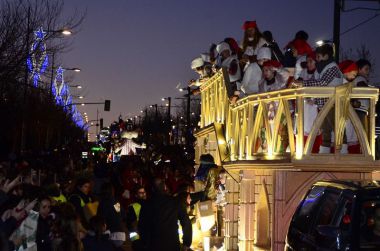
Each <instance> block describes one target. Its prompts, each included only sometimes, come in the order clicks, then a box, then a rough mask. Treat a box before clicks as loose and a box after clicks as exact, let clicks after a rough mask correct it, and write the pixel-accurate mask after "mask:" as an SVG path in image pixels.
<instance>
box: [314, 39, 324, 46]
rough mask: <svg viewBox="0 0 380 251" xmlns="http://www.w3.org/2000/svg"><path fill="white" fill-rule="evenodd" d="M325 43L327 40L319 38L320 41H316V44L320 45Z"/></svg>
mask: <svg viewBox="0 0 380 251" xmlns="http://www.w3.org/2000/svg"><path fill="white" fill-rule="evenodd" d="M324 43H325V42H324V41H323V40H318V41H317V42H316V44H317V45H318V46H322V45H323V44H324Z"/></svg>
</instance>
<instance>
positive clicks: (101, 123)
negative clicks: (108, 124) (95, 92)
mask: <svg viewBox="0 0 380 251" xmlns="http://www.w3.org/2000/svg"><path fill="white" fill-rule="evenodd" d="M104 110H105V109H104ZM99 124H100V130H102V129H103V119H99Z"/></svg>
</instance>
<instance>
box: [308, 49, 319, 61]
mask: <svg viewBox="0 0 380 251" xmlns="http://www.w3.org/2000/svg"><path fill="white" fill-rule="evenodd" d="M306 57H307V58H312V59H313V60H314V61H317V55H316V54H315V51H311V52H309V53H308V54H307V55H306Z"/></svg>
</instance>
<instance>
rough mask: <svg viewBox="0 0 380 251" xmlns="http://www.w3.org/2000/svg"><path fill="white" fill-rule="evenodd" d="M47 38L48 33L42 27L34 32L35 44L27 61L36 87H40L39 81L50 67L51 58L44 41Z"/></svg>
mask: <svg viewBox="0 0 380 251" xmlns="http://www.w3.org/2000/svg"><path fill="white" fill-rule="evenodd" d="M45 36H46V32H45V31H44V30H43V29H42V27H40V28H39V29H38V30H36V31H35V32H34V37H35V38H34V42H33V44H32V47H31V48H30V52H29V55H28V57H27V59H26V64H27V67H28V70H29V72H30V73H31V78H32V79H33V86H34V87H38V81H39V80H40V78H41V74H43V73H44V72H45V70H46V68H47V67H48V65H49V57H48V55H47V53H46V44H45V40H44V39H45Z"/></svg>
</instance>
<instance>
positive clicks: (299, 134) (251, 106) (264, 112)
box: [201, 71, 379, 161]
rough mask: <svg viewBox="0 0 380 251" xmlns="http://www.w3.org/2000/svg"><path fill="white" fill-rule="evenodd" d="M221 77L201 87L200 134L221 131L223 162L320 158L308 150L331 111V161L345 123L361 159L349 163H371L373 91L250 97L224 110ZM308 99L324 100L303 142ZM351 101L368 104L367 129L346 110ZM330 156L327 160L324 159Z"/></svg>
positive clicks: (309, 90)
mask: <svg viewBox="0 0 380 251" xmlns="http://www.w3.org/2000/svg"><path fill="white" fill-rule="evenodd" d="M225 81H228V80H225V77H224V76H223V73H222V71H219V72H217V73H216V74H215V75H214V76H213V77H212V78H210V79H209V80H208V81H207V82H205V83H204V84H203V85H202V86H201V106H202V109H201V128H204V127H207V126H210V125H218V127H220V125H222V127H223V132H224V136H225V137H224V138H223V140H219V142H218V144H226V149H228V151H229V153H228V156H229V158H228V160H229V161H236V160H255V159H264V160H267V159H284V158H290V159H292V160H302V159H307V158H316V157H318V158H319V157H321V156H324V155H322V154H312V148H313V144H314V141H315V139H316V137H317V135H318V134H319V133H320V128H321V125H322V123H323V122H324V120H325V118H326V116H327V114H328V112H329V111H330V110H331V109H334V108H335V109H334V112H335V121H334V123H335V128H334V135H333V146H334V147H335V149H337V150H336V151H335V154H334V156H335V157H337V158H345V156H343V155H341V154H340V151H339V149H341V146H342V143H343V135H344V131H345V127H346V122H347V121H351V123H352V125H353V128H354V130H355V133H356V135H357V139H358V141H359V143H360V148H361V154H349V155H350V156H349V157H350V158H351V159H356V160H363V158H364V159H366V160H370V161H373V160H374V156H375V116H376V112H375V105H376V102H377V99H378V95H379V91H378V89H377V88H371V87H368V88H363V87H360V88H358V87H357V88H353V87H352V84H351V83H349V84H345V85H342V86H339V87H336V88H334V87H304V88H297V89H284V90H280V91H275V92H269V93H261V94H252V95H249V96H247V97H245V98H243V99H240V100H238V101H237V102H236V103H235V104H230V102H229V99H228V96H227V91H226V87H225ZM309 98H328V101H327V102H326V104H325V106H324V107H323V109H321V110H320V111H319V113H318V115H317V117H316V119H315V121H314V123H313V126H312V128H311V130H310V132H309V135H308V137H307V140H306V141H305V142H304V118H305V116H304V115H305V114H304V102H305V100H308V99H309ZM352 99H365V100H368V101H369V110H368V115H367V118H366V119H367V121H368V126H364V125H363V123H362V122H361V121H360V119H359V117H358V115H357V114H356V112H355V109H354V108H353V107H352V105H351V102H350V101H351V100H352ZM326 155H329V156H331V154H326Z"/></svg>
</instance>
